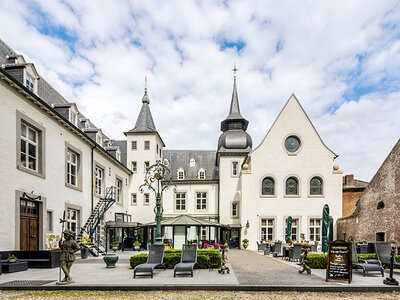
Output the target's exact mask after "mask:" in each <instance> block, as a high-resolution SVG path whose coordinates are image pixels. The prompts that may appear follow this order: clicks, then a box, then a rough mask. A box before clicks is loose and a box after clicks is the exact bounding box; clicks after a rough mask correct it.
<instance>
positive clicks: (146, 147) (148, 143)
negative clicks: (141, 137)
mask: <svg viewBox="0 0 400 300" xmlns="http://www.w3.org/2000/svg"><path fill="white" fill-rule="evenodd" d="M144 150H150V141H144Z"/></svg>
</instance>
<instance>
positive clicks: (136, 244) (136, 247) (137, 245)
mask: <svg viewBox="0 0 400 300" xmlns="http://www.w3.org/2000/svg"><path fill="white" fill-rule="evenodd" d="M133 245H134V247H135V250H136V251H139V250H140V245H141V243H140V242H139V241H135V242H134V243H133Z"/></svg>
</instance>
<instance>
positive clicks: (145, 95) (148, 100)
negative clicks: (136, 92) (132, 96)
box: [142, 76, 150, 104]
mask: <svg viewBox="0 0 400 300" xmlns="http://www.w3.org/2000/svg"><path fill="white" fill-rule="evenodd" d="M142 102H143V103H147V104H149V103H150V99H149V96H148V95H147V76H144V95H143V98H142Z"/></svg>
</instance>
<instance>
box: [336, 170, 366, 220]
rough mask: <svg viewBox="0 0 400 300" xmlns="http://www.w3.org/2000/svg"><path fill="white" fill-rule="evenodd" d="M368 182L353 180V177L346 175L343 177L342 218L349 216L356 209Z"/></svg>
mask: <svg viewBox="0 0 400 300" xmlns="http://www.w3.org/2000/svg"><path fill="white" fill-rule="evenodd" d="M367 186H368V182H365V181H362V180H356V179H354V175H353V174H350V175H346V176H344V177H343V207H342V217H346V216H350V215H351V214H352V213H353V212H354V210H355V209H356V203H357V201H358V199H359V198H360V196H361V195H362V193H363V192H364V190H365V188H366V187H367Z"/></svg>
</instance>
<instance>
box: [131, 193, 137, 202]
mask: <svg viewBox="0 0 400 300" xmlns="http://www.w3.org/2000/svg"><path fill="white" fill-rule="evenodd" d="M131 205H137V194H136V193H132V194H131Z"/></svg>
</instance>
